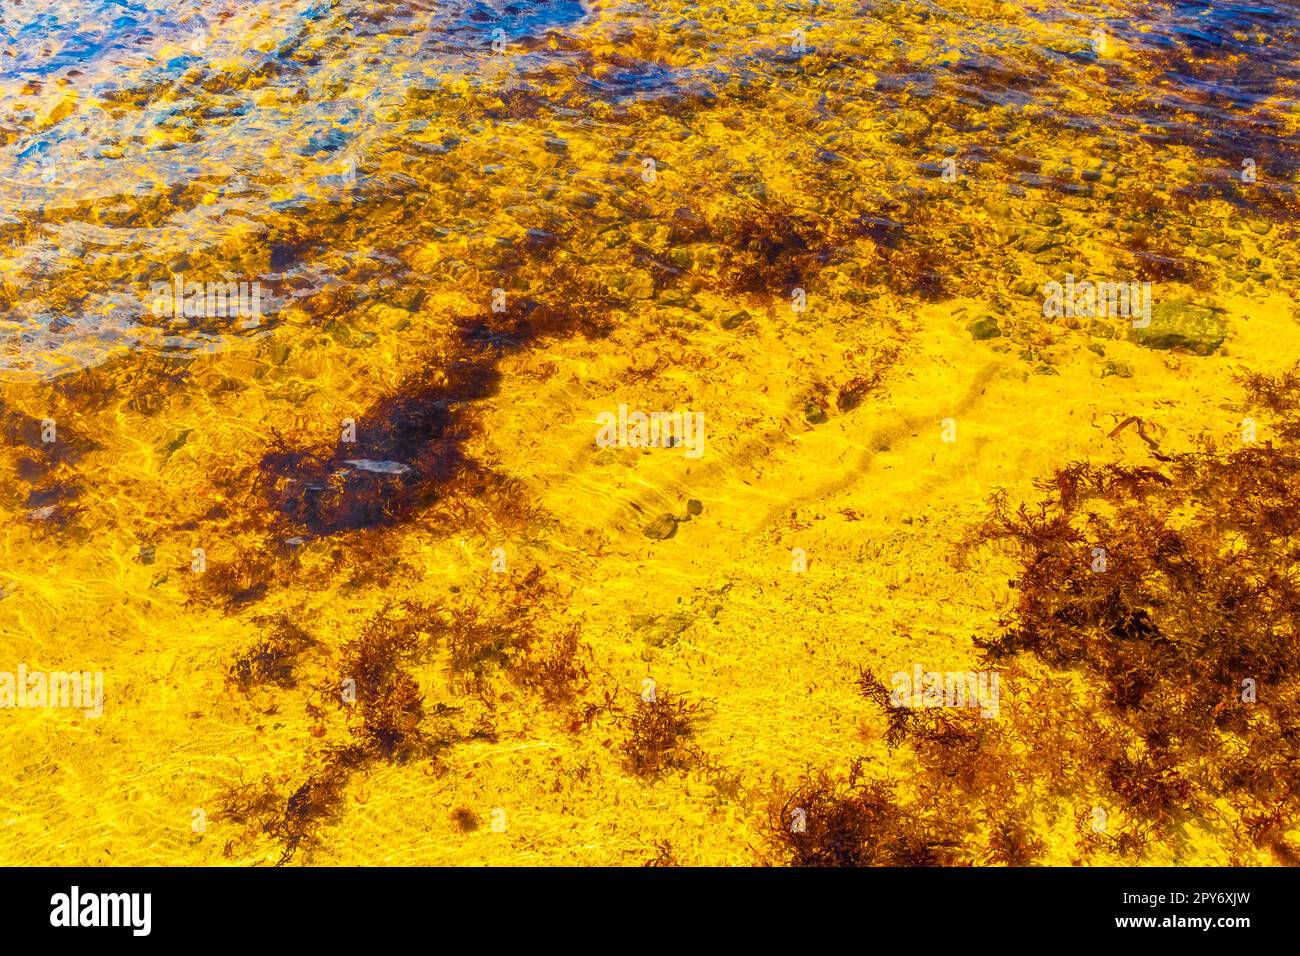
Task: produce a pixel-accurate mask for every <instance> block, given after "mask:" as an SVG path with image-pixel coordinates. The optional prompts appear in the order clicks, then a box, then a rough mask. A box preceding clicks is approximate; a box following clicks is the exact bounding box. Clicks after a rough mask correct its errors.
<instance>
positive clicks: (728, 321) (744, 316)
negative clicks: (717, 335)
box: [722, 309, 753, 330]
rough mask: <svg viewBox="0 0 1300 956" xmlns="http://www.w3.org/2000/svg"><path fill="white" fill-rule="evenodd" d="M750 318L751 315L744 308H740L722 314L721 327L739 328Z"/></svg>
mask: <svg viewBox="0 0 1300 956" xmlns="http://www.w3.org/2000/svg"><path fill="white" fill-rule="evenodd" d="M751 318H753V316H751V315H750V314H749V313H748V312H746V311H745V310H744V309H741V310H740V311H739V312H732V313H731V314H730V315H724V316H723V317H722V327H723V328H724V329H728V330H730V329H735V328H739V327H740V326H742V325H744V324H745V323H746V322H748V321H749V320H750V319H751Z"/></svg>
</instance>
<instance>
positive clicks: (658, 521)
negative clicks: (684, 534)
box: [642, 514, 677, 541]
mask: <svg viewBox="0 0 1300 956" xmlns="http://www.w3.org/2000/svg"><path fill="white" fill-rule="evenodd" d="M642 533H643V534H644V535H645V536H646V537H647V538H650V539H651V540H654V541H666V540H668V539H669V538H671V537H672V536H673V535H675V534H676V533H677V519H676V518H674V517H673V516H672V515H669V514H663V515H660V516H659V517H658V518H655V520H654V521H651V522H650V523H649V524H648V525H646V526H645V530H644V531H643V532H642Z"/></svg>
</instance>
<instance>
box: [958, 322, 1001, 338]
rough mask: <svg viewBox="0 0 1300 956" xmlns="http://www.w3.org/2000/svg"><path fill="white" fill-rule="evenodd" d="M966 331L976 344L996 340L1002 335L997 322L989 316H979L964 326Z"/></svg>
mask: <svg viewBox="0 0 1300 956" xmlns="http://www.w3.org/2000/svg"><path fill="white" fill-rule="evenodd" d="M966 331H967V332H969V333H970V335H971V338H973V339H974V340H975V341H977V342H980V341H983V340H985V339H996V338H997V337H998V336H1000V335H1001V334H1002V329H1000V328H999V327H998V320H997V319H995V318H994V317H993V316H991V315H981V316H980V317H979V318H978V319H975V320H974V321H972V322H971V323H970V324H969V325H967V326H966Z"/></svg>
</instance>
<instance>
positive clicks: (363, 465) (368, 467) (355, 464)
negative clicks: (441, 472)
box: [343, 458, 411, 475]
mask: <svg viewBox="0 0 1300 956" xmlns="http://www.w3.org/2000/svg"><path fill="white" fill-rule="evenodd" d="M343 464H345V465H347V466H348V467H349V468H355V469H357V471H369V472H374V473H375V474H377V475H404V474H406V473H407V472H409V471H410V470H411V466H410V465H404V464H402V463H401V462H400V461H372V460H371V459H369V458H352V459H349V460H348V461H345V462H344V463H343Z"/></svg>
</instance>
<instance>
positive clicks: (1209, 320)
mask: <svg viewBox="0 0 1300 956" xmlns="http://www.w3.org/2000/svg"><path fill="white" fill-rule="evenodd" d="M1227 337H1228V326H1227V323H1226V322H1224V321H1223V319H1221V318H1220V317H1219V316H1218V315H1217V314H1216V313H1215V311H1214V310H1213V309H1211V308H1209V307H1207V306H1203V305H1195V304H1193V303H1191V302H1187V301H1185V300H1184V301H1177V302H1162V303H1160V304H1159V305H1157V306H1156V307H1155V308H1154V309H1152V310H1151V324H1150V325H1148V326H1146V327H1144V328H1138V327H1134V328H1133V329H1132V330H1131V331H1130V333H1129V338H1130V339H1132V340H1133V341H1134V342H1136V343H1137V344H1138V345H1140V346H1142V347H1143V348H1148V349H1183V350H1185V351H1188V352H1191V353H1192V354H1193V355H1210V354H1211V353H1213V352H1215V351H1216V350H1217V349H1218V348H1219V346H1221V345H1222V344H1223V340H1224V339H1226V338H1227Z"/></svg>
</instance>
